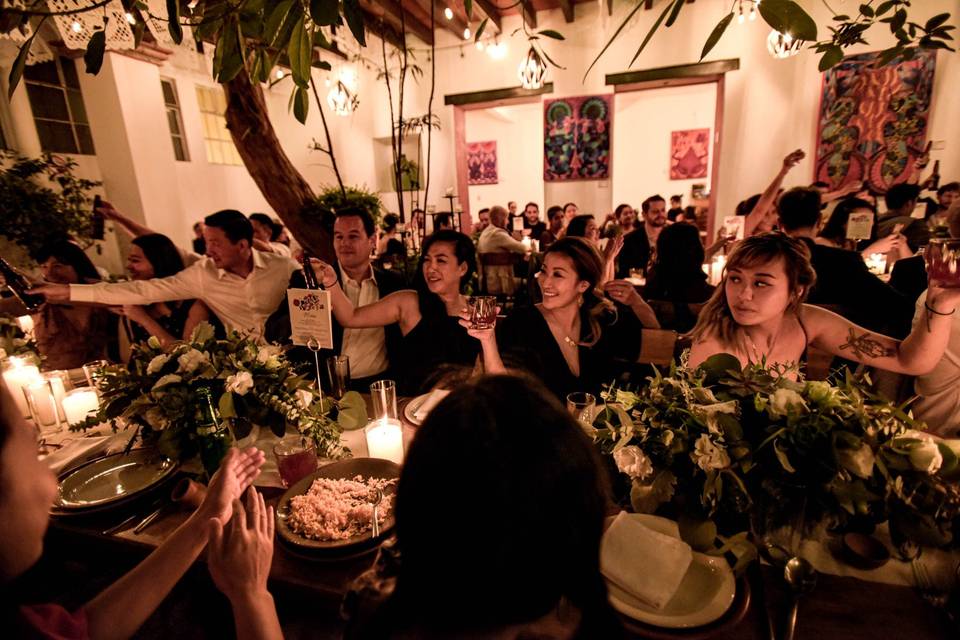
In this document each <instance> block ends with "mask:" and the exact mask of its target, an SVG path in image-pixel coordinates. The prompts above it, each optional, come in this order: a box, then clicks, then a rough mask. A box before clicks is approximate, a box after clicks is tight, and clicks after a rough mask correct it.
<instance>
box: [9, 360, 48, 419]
mask: <svg viewBox="0 0 960 640" xmlns="http://www.w3.org/2000/svg"><path fill="white" fill-rule="evenodd" d="M41 380H43V378H42V377H41V376H40V369H38V368H37V366H36V365H34V364H30V362H29V361H28V360H25V359H24V358H19V357H17V356H11V357H9V358H7V361H6V364H5V365H4V370H3V382H4V384H6V386H7V390H8V391H10V395H12V396H13V401H14V402H16V403H17V408H18V409H19V410H20V415H22V416H23V417H24V418H29V417H30V407H28V406H27V398H26V396H24V395H23V388H24V387H26V386H28V385H30V384H33V383H35V382H40V381H41Z"/></svg>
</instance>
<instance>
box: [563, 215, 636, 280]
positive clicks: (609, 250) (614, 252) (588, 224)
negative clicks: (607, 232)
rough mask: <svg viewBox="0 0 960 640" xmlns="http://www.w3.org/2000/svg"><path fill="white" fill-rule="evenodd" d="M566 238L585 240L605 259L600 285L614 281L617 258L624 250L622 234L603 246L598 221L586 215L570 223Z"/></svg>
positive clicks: (575, 218) (576, 217) (609, 239)
mask: <svg viewBox="0 0 960 640" xmlns="http://www.w3.org/2000/svg"><path fill="white" fill-rule="evenodd" d="M564 237H565V238H583V239H584V240H586V241H587V242H589V243H590V244H591V246H593V248H594V249H596V250H597V251H599V252H600V253H601V254H602V257H603V276H602V278H601V279H600V284H603V283H605V282H609V281H610V280H612V279H613V276H614V273H615V272H616V270H617V256H618V255H620V250H621V249H623V234H622V233H621V234H616V235H614V236H613V237H612V238H608V239H607V243H606V245H603V246H601V244H600V227H598V226H597V221H596V219H595V218H594V217H593V215H591V214H589V213H586V214H583V215H579V216H575V217H574V218H573V220H571V221H570V224H568V225H567V231H566V233H565V234H564Z"/></svg>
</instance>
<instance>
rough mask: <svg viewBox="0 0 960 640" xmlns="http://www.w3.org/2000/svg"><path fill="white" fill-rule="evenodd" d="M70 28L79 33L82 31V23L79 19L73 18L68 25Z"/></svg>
mask: <svg viewBox="0 0 960 640" xmlns="http://www.w3.org/2000/svg"><path fill="white" fill-rule="evenodd" d="M70 28H71V29H73V32H74V33H80V32H81V31H83V25H82V24H80V21H79V20H74V21H73V24H71V25H70Z"/></svg>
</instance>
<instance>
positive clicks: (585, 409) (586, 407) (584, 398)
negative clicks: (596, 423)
mask: <svg viewBox="0 0 960 640" xmlns="http://www.w3.org/2000/svg"><path fill="white" fill-rule="evenodd" d="M596 406H597V399H596V398H595V397H593V394H592V393H586V392H584V391H577V392H575V393H571V394H569V395H567V411H569V412H570V415H572V416H573V417H574V418H576V419H577V420H578V421H580V422H581V423H582V424H585V425H590V424H593V408H594V407H596Z"/></svg>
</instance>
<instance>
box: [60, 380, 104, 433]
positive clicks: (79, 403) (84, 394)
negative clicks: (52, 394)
mask: <svg viewBox="0 0 960 640" xmlns="http://www.w3.org/2000/svg"><path fill="white" fill-rule="evenodd" d="M61 404H62V406H63V413H64V415H65V416H66V417H67V424H77V423H78V422H83V421H84V420H86V419H87V417H88V416H90V415H92V414H95V413H96V412H97V410H98V409H100V399H99V398H98V397H97V392H96V390H95V389H93V388H91V387H80V388H79V389H74V390H73V391H71V392H69V393H68V394H67V395H66V396H64V398H63V402H62V403H61Z"/></svg>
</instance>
